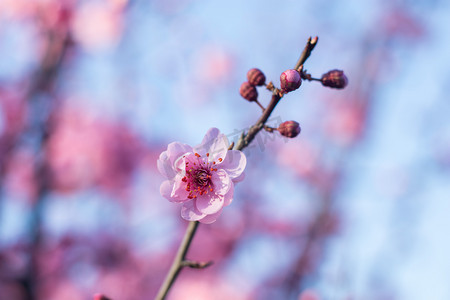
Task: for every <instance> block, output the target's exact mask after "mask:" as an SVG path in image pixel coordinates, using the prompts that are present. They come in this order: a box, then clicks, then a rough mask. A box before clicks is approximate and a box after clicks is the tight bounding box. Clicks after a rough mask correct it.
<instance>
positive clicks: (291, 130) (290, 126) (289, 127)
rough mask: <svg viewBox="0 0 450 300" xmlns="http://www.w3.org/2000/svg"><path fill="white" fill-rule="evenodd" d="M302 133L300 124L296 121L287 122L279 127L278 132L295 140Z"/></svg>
mask: <svg viewBox="0 0 450 300" xmlns="http://www.w3.org/2000/svg"><path fill="white" fill-rule="evenodd" d="M300 131H301V128H300V124H298V123H297V122H295V121H286V122H283V123H281V124H280V126H278V132H279V133H280V134H281V135H282V136H285V137H288V138H295V137H296V136H297V135H298V134H299V133H300Z"/></svg>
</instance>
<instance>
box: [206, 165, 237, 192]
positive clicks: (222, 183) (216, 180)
mask: <svg viewBox="0 0 450 300" xmlns="http://www.w3.org/2000/svg"><path fill="white" fill-rule="evenodd" d="M211 181H212V183H213V185H214V193H216V194H217V195H225V194H226V193H227V192H228V190H229V189H230V185H232V184H233V182H232V181H231V178H230V176H228V173H227V172H225V171H224V170H220V169H219V170H217V172H212V174H211Z"/></svg>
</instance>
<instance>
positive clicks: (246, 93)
mask: <svg viewBox="0 0 450 300" xmlns="http://www.w3.org/2000/svg"><path fill="white" fill-rule="evenodd" d="M239 93H240V94H241V96H242V97H243V98H244V99H247V100H248V101H256V99H258V91H257V90H256V88H255V86H254V85H251V84H250V83H249V82H248V81H246V82H244V83H242V84H241V88H240V89H239Z"/></svg>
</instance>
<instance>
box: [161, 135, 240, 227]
mask: <svg viewBox="0 0 450 300" xmlns="http://www.w3.org/2000/svg"><path fill="white" fill-rule="evenodd" d="M228 147H229V143H228V139H227V137H226V136H225V135H224V134H221V133H220V131H219V130H218V129H217V128H211V129H210V130H208V132H207V133H206V135H205V137H204V138H203V141H202V143H201V144H200V145H198V146H196V147H191V146H189V145H186V144H182V143H179V142H173V143H170V144H169V146H168V147H167V150H166V151H164V152H163V153H161V155H160V156H159V159H158V162H157V165H158V170H159V172H161V174H162V175H163V176H164V177H166V178H167V180H166V181H164V182H163V183H162V184H161V189H160V191H161V195H162V196H163V197H165V198H167V199H168V200H169V201H171V202H175V203H182V204H183V207H182V209H181V216H182V217H183V218H184V219H186V220H188V221H200V222H202V223H207V224H209V223H213V222H214V221H216V219H217V218H218V217H219V215H220V214H221V213H222V209H223V207H225V206H227V205H229V204H230V203H231V201H232V200H233V193H234V184H235V183H236V182H239V181H241V180H243V179H244V168H245V165H246V164H247V159H246V157H245V155H244V154H243V153H242V152H241V151H238V150H228Z"/></svg>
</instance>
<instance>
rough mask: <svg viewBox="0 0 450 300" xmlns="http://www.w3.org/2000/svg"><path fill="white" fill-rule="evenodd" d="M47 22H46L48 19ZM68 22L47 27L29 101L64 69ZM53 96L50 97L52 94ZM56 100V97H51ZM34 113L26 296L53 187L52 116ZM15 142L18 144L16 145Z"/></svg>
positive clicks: (32, 286)
mask: <svg viewBox="0 0 450 300" xmlns="http://www.w3.org/2000/svg"><path fill="white" fill-rule="evenodd" d="M60 13H63V12H60ZM44 24H45V22H44ZM67 25H68V24H67V23H65V22H57V23H56V24H54V25H53V26H49V27H45V25H44V30H45V33H46V34H45V37H46V39H47V48H46V49H45V52H44V55H43V56H42V59H41V63H40V64H39V67H38V68H37V69H36V71H35V72H34V74H33V77H32V78H31V80H30V81H31V82H30V86H29V89H28V91H27V93H26V99H27V100H28V102H30V103H31V102H32V101H33V100H34V99H35V98H36V97H37V96H39V95H40V94H51V93H52V90H53V88H54V83H55V81H56V78H57V76H58V74H59V71H60V69H61V66H62V63H63V61H64V58H65V55H66V53H67V50H68V48H69V46H70V33H69V28H68V26H67ZM49 98H50V97H49ZM50 100H52V98H50ZM30 107H31V110H32V116H33V118H34V119H35V120H32V121H35V122H37V123H29V128H28V130H29V131H30V132H29V133H32V134H34V135H35V137H36V138H37V140H38V141H39V145H38V146H37V148H36V158H35V165H34V178H35V180H36V183H37V187H38V188H37V189H38V192H37V195H36V198H35V199H34V201H33V202H32V203H33V207H32V210H31V211H32V213H31V216H30V223H29V228H30V250H29V251H30V261H29V265H28V271H27V274H25V277H24V279H23V281H22V282H23V286H24V288H25V293H26V299H29V300H32V299H36V298H37V294H38V293H37V291H36V289H37V286H38V284H37V278H38V277H39V268H38V262H37V259H38V258H37V256H38V255H39V252H40V248H41V243H42V218H43V213H44V207H45V203H44V199H45V195H46V194H47V193H48V190H49V176H48V166H47V163H46V158H45V153H44V149H45V144H46V142H47V140H48V138H49V135H50V124H49V119H48V116H46V118H40V115H41V114H42V111H40V110H38V109H34V110H33V108H34V106H33V105H30ZM14 146H15V145H14Z"/></svg>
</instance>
